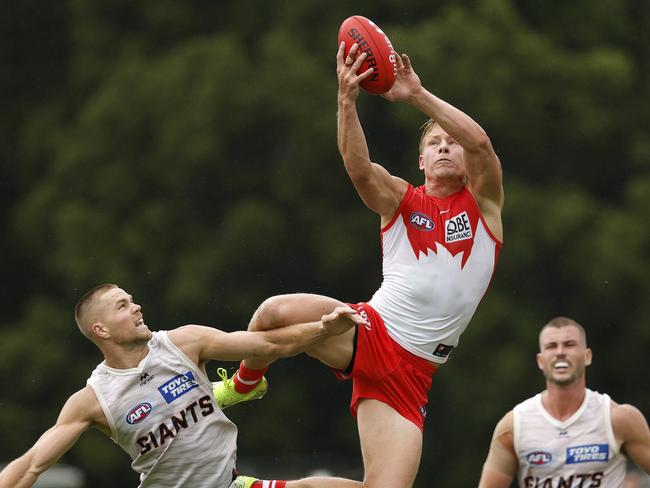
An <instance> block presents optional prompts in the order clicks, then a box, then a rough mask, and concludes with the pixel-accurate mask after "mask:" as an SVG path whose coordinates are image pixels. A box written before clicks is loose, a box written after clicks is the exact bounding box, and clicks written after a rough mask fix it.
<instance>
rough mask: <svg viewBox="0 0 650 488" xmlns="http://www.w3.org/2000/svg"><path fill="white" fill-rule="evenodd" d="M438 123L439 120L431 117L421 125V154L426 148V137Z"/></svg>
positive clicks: (419, 147)
mask: <svg viewBox="0 0 650 488" xmlns="http://www.w3.org/2000/svg"><path fill="white" fill-rule="evenodd" d="M437 123H438V122H436V121H435V120H433V119H429V120H427V121H426V122H425V123H424V124H422V125H421V126H420V143H419V144H418V150H419V151H420V154H422V150H423V149H424V138H425V137H426V136H427V134H428V133H429V132H430V131H431V129H433V127H434V126H435V125H436V124H437Z"/></svg>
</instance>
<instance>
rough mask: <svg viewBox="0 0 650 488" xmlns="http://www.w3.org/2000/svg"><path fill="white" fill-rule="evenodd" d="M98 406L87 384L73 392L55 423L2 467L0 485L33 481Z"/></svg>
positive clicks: (19, 487)
mask: <svg viewBox="0 0 650 488" xmlns="http://www.w3.org/2000/svg"><path fill="white" fill-rule="evenodd" d="M93 405H95V407H96V409H95V410H94V409H93ZM100 410H101V407H100V406H99V403H98V402H97V397H96V396H95V394H94V392H93V391H92V389H91V388H90V387H89V386H87V387H86V388H84V389H82V390H80V391H78V392H77V393H75V394H74V395H72V396H71V397H70V398H69V399H68V401H67V402H66V404H65V405H64V406H63V408H62V409H61V413H60V414H59V418H58V419H57V421H56V424H55V425H54V426H53V427H51V428H50V429H49V430H47V431H46V432H45V433H44V434H43V435H42V436H41V437H40V439H39V440H38V441H37V442H36V444H34V445H33V446H32V448H31V449H30V450H29V451H27V452H26V453H25V454H23V455H22V456H21V457H19V458H18V459H16V460H14V461H12V462H11V463H9V464H8V465H7V467H6V468H5V469H4V470H2V472H1V473H0V488H27V487H30V486H32V485H33V484H34V483H36V480H37V478H38V477H39V476H40V475H41V474H42V473H43V472H44V471H45V470H47V469H48V468H49V467H50V466H52V465H53V464H54V463H56V462H57V461H58V460H59V458H60V457H61V456H62V455H63V454H65V453H66V452H67V451H68V450H69V449H70V448H71V447H72V446H73V445H74V444H75V443H76V442H77V439H79V436H80V435H81V434H82V433H83V432H84V431H85V430H86V429H88V427H90V426H91V425H92V424H93V421H94V415H95V414H96V412H98V411H100ZM93 412H95V413H93Z"/></svg>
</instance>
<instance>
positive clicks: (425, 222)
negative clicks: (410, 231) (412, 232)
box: [409, 212, 435, 232]
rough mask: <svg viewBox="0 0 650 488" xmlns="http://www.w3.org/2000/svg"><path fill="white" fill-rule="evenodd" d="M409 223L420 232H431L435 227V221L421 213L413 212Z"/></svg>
mask: <svg viewBox="0 0 650 488" xmlns="http://www.w3.org/2000/svg"><path fill="white" fill-rule="evenodd" d="M409 223H410V224H411V225H412V226H413V227H415V228H416V229H418V230H423V231H424V232H431V231H432V230H433V228H434V226H435V224H434V222H433V220H432V219H431V217H429V216H428V215H424V214H423V213H420V212H413V213H412V214H411V216H410V217H409Z"/></svg>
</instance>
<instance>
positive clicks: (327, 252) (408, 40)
mask: <svg viewBox="0 0 650 488" xmlns="http://www.w3.org/2000/svg"><path fill="white" fill-rule="evenodd" d="M353 14H361V15H365V16H366V17H369V18H371V19H373V20H375V21H376V22H377V23H378V24H379V25H381V26H382V27H383V29H384V30H385V32H386V33H387V34H388V35H389V36H390V37H391V40H392V41H393V44H394V45H395V46H396V48H397V50H398V51H400V52H407V53H409V55H410V57H411V59H412V61H413V64H414V66H415V69H416V71H417V72H418V74H419V75H420V77H421V79H422V80H423V82H424V84H425V86H426V87H428V88H429V89H430V90H431V91H433V92H434V93H436V94H437V95H439V96H441V97H442V98H444V99H446V100H448V101H450V102H451V103H453V104H454V105H456V106H458V107H459V108H461V109H462V110H464V111H466V112H467V113H469V114H470V115H471V116H473V117H474V118H475V119H476V120H478V121H479V122H480V123H481V124H482V125H483V127H484V128H485V129H486V131H487V132H488V134H489V135H490V136H491V139H492V142H493V145H494V146H495V148H496V150H497V152H498V153H499V155H500V157H501V161H502V165H503V168H504V174H505V189H506V207H505V209H504V214H503V218H504V227H505V246H504V250H503V253H502V255H501V260H500V263H499V266H498V269H497V273H496V276H495V279H494V281H493V284H492V286H491V288H490V290H489V291H488V294H487V296H486V298H485V299H484V300H483V303H482V304H481V306H480V307H479V310H478V312H477V314H476V316H475V318H474V320H473V322H472V323H471V324H470V327H469V328H468V330H467V332H466V333H465V334H464V336H463V338H462V341H461V347H459V348H458V349H457V350H455V351H454V353H453V358H452V360H451V361H450V362H449V363H448V364H447V365H446V366H444V367H443V368H441V370H440V371H439V372H438V374H436V376H435V377H434V385H433V388H432V390H431V393H430V404H429V419H428V421H427V426H426V432H425V441H424V451H423V456H422V464H421V468H420V473H419V477H418V481H417V483H416V486H417V487H428V486H434V485H435V486H450V487H451V486H472V485H475V484H476V482H477V480H478V477H479V475H480V469H481V465H482V461H483V459H484V456H485V453H486V451H487V447H488V444H489V440H490V435H491V432H492V429H493V426H494V424H495V423H496V421H497V420H498V419H499V418H500V417H501V415H503V414H504V413H505V412H506V411H507V410H508V409H510V408H511V407H512V406H513V405H514V404H515V403H517V402H519V401H521V400H522V399H524V398H525V397H527V396H529V395H532V394H533V393H535V392H537V391H539V390H540V389H541V388H542V387H543V381H542V378H541V375H540V374H539V372H538V371H537V368H536V366H535V363H534V354H535V352H536V337H537V332H538V330H539V327H540V326H541V325H542V324H543V323H545V321H547V320H548V319H550V318H552V317H553V316H556V315H567V316H570V317H573V318H575V319H577V320H578V321H579V322H581V323H582V324H583V325H584V326H585V327H586V328H587V331H588V335H589V340H590V345H591V346H592V348H593V350H594V355H595V363H594V365H593V366H591V368H590V369H589V372H588V379H589V384H590V386H591V387H592V388H593V389H597V390H599V391H607V392H608V393H610V394H611V395H612V397H613V398H614V399H616V400H618V401H619V402H624V403H632V404H634V405H636V406H638V407H639V408H641V410H642V411H643V412H644V413H645V414H646V417H647V416H648V415H649V414H650V410H649V406H650V381H649V380H648V377H647V369H648V368H647V365H646V364H645V359H646V356H647V352H648V350H649V347H650V327H649V326H648V317H649V316H650V305H649V303H650V301H649V300H648V297H650V284H649V283H650V280H649V279H648V276H649V275H650V259H649V258H650V232H649V231H650V210H649V209H650V138H649V137H648V120H650V103H649V101H650V52H649V51H650V4H649V3H648V2H645V1H642V0H607V1H599V2H593V1H592V0H573V1H571V2H564V1H555V0H554V1H547V0H544V1H541V0H531V1H526V2H516V1H514V0H462V1H461V0H457V1H454V0H440V1H438V2H422V1H419V0H399V1H396V0H374V1H372V2H371V1H367V0H366V1H358V2H355V3H354V6H352V5H351V4H350V3H349V2H338V1H335V2H323V1H316V0H305V1H301V2H293V1H288V0H270V1H266V2H264V1H253V0H241V1H238V2H206V1H203V0H189V1H185V2H172V1H159V0H156V1H153V0H143V1H140V2H126V1H123V0H110V1H109V0H92V1H87V0H68V1H67V2H63V3H61V2H44V1H38V0H9V1H8V2H5V4H4V5H3V15H2V16H0V19H1V20H0V25H1V27H2V28H1V29H0V35H1V36H2V38H1V39H0V63H1V67H0V72H1V76H0V89H1V92H0V96H1V98H0V101H1V107H2V110H1V113H0V137H1V141H2V144H0V204H1V206H0V233H1V235H2V240H1V241H0V265H1V267H2V275H3V279H2V285H1V286H2V293H1V295H0V305H1V306H2V313H1V314H0V372H1V373H2V377H3V388H2V390H1V392H0V432H2V435H1V436H0V453H2V457H3V458H5V459H6V460H9V459H11V458H13V457H16V456H18V455H20V454H21V453H22V452H24V450H26V449H27V448H28V447H29V446H30V445H31V444H32V443H33V442H34V441H35V440H36V438H37V437H38V436H39V435H40V433H41V432H43V431H44V430H45V429H47V428H48V427H49V426H50V425H51V424H52V423H53V422H54V421H55V420H56V415H57V412H58V410H59V409H60V408H61V406H62V405H63V403H64V401H65V399H66V398H67V397H68V396H69V395H70V394H72V393H73V392H74V391H76V390H77V389H79V388H81V387H83V385H84V384H85V379H86V378H87V377H88V375H89V374H90V371H91V370H92V368H93V367H94V366H95V364H97V363H98V362H99V361H100V359H101V358H100V355H99V353H98V351H97V350H96V349H95V348H94V346H92V344H90V343H88V341H86V340H85V339H84V338H83V337H82V336H81V335H80V334H79V333H78V331H77V329H76V327H75V325H74V321H73V317H72V307H73V306H74V303H75V302H76V300H77V299H78V298H79V296H80V295H81V294H82V293H83V292H84V291H86V290H87V289H88V288H90V287H92V286H93V285H95V284H98V283H103V282H116V283H119V284H120V285H121V286H122V287H124V288H126V289H127V290H129V291H130V292H131V293H132V294H133V295H134V296H135V298H136V300H137V301H138V303H140V304H141V305H143V310H144V313H145V316H146V319H147V322H148V324H149V325H150V327H152V328H153V329H167V328H173V327H175V326H178V325H181V324H185V323H204V324H208V325H213V326H215V327H217V328H220V329H223V330H239V329H243V328H245V327H246V325H247V323H248V319H249V317H250V315H251V314H252V312H253V311H254V310H255V308H256V306H257V305H258V304H259V303H260V302H261V301H262V300H263V299H264V298H265V297H268V296H271V295H274V294H278V293H286V292H293V291H311V292H316V293H322V294H327V295H331V296H334V297H337V298H340V299H342V300H346V301H361V300H365V299H368V298H369V297H370V295H371V294H372V293H373V292H374V290H375V289H376V288H377V286H378V285H379V283H380V280H381V270H380V253H381V251H380V247H379V236H378V226H379V223H378V219H377V217H376V216H375V215H373V214H372V213H371V212H370V211H368V210H367V209H365V207H364V206H363V204H362V203H361V202H360V200H359V199H358V197H357V195H356V193H355V191H354V189H353V188H352V185H351V184H350V183H349V181H348V179H347V176H346V174H345V171H344V169H343V166H342V164H341V160H340V157H339V155H338V152H337V149H336V76H335V54H336V47H337V45H336V34H337V32H338V27H339V24H340V23H341V21H342V20H343V19H345V18H346V17H348V16H350V15H353ZM358 107H359V112H360V116H361V119H362V122H363V124H364V128H365V130H366V134H367V138H368V141H369V146H370V150H371V156H372V158H373V160H375V161H377V162H379V163H381V164H383V165H384V166H385V167H387V168H388V169H389V171H391V172H393V173H394V174H397V175H400V176H402V177H404V178H406V179H408V180H410V181H411V182H413V183H414V184H418V183H419V182H420V181H421V180H422V176H421V174H420V173H419V172H418V170H417V142H418V137H419V133H418V127H419V125H420V124H421V123H422V122H423V120H424V117H423V115H422V114H421V113H419V112H417V111H416V110H414V109H413V108H411V107H408V106H403V105H393V104H390V103H388V102H386V101H385V100H383V99H382V98H380V97H376V96H371V95H368V94H366V93H362V94H361V95H360V97H359V100H358ZM228 366H229V367H232V368H234V367H235V366H236V365H234V364H229V365H228ZM215 367H216V365H215ZM644 372H646V373H644ZM269 378H270V381H271V385H272V386H271V390H270V393H269V395H268V396H267V398H265V399H264V401H263V402H260V403H255V404H253V405H244V406H241V408H239V407H238V408H237V409H233V411H232V412H230V411H229V412H228V413H229V415H230V416H231V418H233V420H235V421H236V422H237V423H238V425H239V428H240V438H239V445H240V453H239V458H240V467H241V468H242V470H244V468H247V469H249V470H251V471H255V472H256V473H257V474H259V475H262V476H269V475H278V476H285V477H289V476H300V475H304V474H306V473H307V470H308V469H311V468H328V469H330V470H331V471H333V472H334V473H337V474H341V475H346V474H347V475H356V476H359V475H360V473H361V469H360V456H359V447H358V440H357V434H356V426H355V424H354V421H353V419H352V418H351V417H350V416H349V415H348V413H347V411H348V408H347V404H348V399H349V390H350V385H349V384H347V383H339V382H337V381H336V380H334V379H333V378H332V377H331V374H330V373H329V372H328V371H327V370H326V369H325V368H323V367H321V366H320V365H319V364H317V363H315V362H314V361H313V360H311V359H309V358H307V357H298V358H294V359H290V360H285V361H280V362H278V363H276V364H275V365H274V366H273V367H272V369H271V371H270V373H269ZM63 461H64V462H67V463H70V464H75V465H79V466H81V467H82V468H83V469H84V471H85V472H86V474H87V477H88V486H96V487H101V486H106V487H108V486H117V485H118V483H122V484H123V485H124V486H135V484H136V477H135V475H134V474H133V473H132V472H131V471H130V469H129V460H128V458H127V456H126V455H124V454H123V453H121V451H119V449H117V448H116V447H115V446H113V445H112V442H111V441H109V440H108V439H106V438H103V437H102V436H101V435H99V434H96V433H90V434H87V435H85V436H84V437H83V438H82V440H81V441H80V443H79V444H78V445H77V446H76V447H75V448H73V449H72V450H71V451H70V452H69V453H68V454H67V455H66V456H65V457H64V459H63Z"/></svg>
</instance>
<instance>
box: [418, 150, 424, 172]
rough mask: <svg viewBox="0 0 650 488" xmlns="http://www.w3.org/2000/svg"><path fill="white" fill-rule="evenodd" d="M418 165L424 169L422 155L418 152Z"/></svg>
mask: <svg viewBox="0 0 650 488" xmlns="http://www.w3.org/2000/svg"><path fill="white" fill-rule="evenodd" d="M418 165H419V166H420V169H424V156H422V154H420V157H419V158H418Z"/></svg>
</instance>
